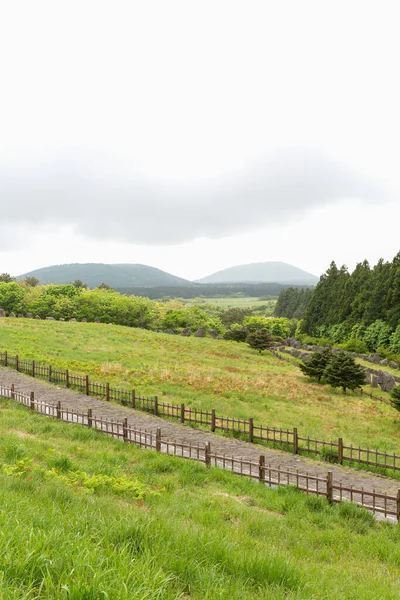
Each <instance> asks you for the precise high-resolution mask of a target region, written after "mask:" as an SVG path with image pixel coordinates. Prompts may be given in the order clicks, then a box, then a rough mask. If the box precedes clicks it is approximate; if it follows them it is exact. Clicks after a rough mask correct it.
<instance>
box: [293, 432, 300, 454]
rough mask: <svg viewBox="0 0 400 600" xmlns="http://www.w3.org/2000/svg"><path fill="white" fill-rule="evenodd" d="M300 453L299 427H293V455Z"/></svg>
mask: <svg viewBox="0 0 400 600" xmlns="http://www.w3.org/2000/svg"><path fill="white" fill-rule="evenodd" d="M298 453H299V434H298V433H297V427H293V454H298Z"/></svg>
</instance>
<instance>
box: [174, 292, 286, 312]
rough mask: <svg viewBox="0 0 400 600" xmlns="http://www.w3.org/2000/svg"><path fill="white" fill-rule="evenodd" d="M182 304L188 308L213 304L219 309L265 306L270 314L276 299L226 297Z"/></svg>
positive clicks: (187, 301) (201, 299) (269, 297)
mask: <svg viewBox="0 0 400 600" xmlns="http://www.w3.org/2000/svg"><path fill="white" fill-rule="evenodd" d="M183 302H184V303H185V304H187V305H189V306H190V305H191V306H193V305H195V306H201V304H203V303H204V304H215V305H216V306H220V307H221V308H260V307H261V306H267V307H268V312H269V313H271V314H272V311H273V309H274V307H275V304H276V302H277V298H276V297H275V296H267V297H266V298H264V299H263V298H256V297H253V296H243V297H239V298H235V297H232V296H226V297H224V298H193V299H192V300H183Z"/></svg>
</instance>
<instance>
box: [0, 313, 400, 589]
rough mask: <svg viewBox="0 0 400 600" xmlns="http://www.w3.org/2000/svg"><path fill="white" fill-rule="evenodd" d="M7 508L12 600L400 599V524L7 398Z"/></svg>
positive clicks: (6, 569) (0, 460)
mask: <svg viewBox="0 0 400 600" xmlns="http://www.w3.org/2000/svg"><path fill="white" fill-rule="evenodd" d="M46 325H47V324H46ZM113 335H115V334H113ZM0 501H1V503H0V598H1V599H2V600H11V599H21V600H22V599H24V600H39V599H41V600H45V599H54V600H55V599H57V600H67V599H68V600H100V599H103V598H104V599H109V600H133V599H140V600H156V599H157V600H172V599H174V600H175V599H176V600H177V599H182V600H188V599H193V600H196V599H198V600H208V599H209V600H214V599H218V598H220V599H225V598H229V599H230V600H246V599H249V600H250V599H258V598H259V599H263V600H280V599H281V600H283V599H285V600H306V599H310V600H311V599H312V600H318V599H321V600H322V599H324V600H325V599H327V598H329V599H330V598H332V599H336V598H337V599H339V598H340V599H342V600H347V599H348V600H359V599H363V600H381V599H383V598H385V599H386V600H391V599H393V600H394V599H396V598H398V597H399V595H400V569H399V566H400V529H399V527H398V526H396V525H391V524H388V523H382V522H380V523H378V522H376V521H375V520H374V518H373V517H372V515H371V514H370V513H367V512H366V511H364V510H361V509H359V508H357V507H356V506H354V505H351V504H350V503H345V504H341V505H333V506H330V505H329V504H328V503H327V501H326V500H325V499H323V498H316V497H308V496H306V495H305V494H302V493H301V492H298V491H296V490H295V489H291V488H282V489H280V490H279V491H276V490H271V489H268V488H266V487H263V486H261V485H259V484H258V483H256V482H252V481H248V480H242V479H240V478H239V477H237V476H235V475H233V474H230V473H226V472H223V471H221V470H218V469H206V468H205V467H204V466H202V465H201V464H199V463H195V462H191V461H185V460H183V459H176V458H173V457H168V456H166V455H160V454H157V453H155V452H152V451H144V450H141V449H138V448H135V447H134V446H132V445H126V444H125V445H124V444H123V443H122V442H119V441H117V440H113V439H111V438H108V437H106V436H105V435H103V434H101V433H98V432H95V431H93V430H88V429H85V428H83V427H82V426H79V425H68V424H66V423H61V422H56V421H51V420H49V419H47V418H45V417H43V416H40V415H37V414H34V413H32V412H31V411H29V410H27V409H25V408H23V407H21V406H17V405H15V404H13V403H12V402H11V401H9V400H1V399H0Z"/></svg>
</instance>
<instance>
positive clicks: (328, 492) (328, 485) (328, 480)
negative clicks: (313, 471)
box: [326, 471, 333, 503]
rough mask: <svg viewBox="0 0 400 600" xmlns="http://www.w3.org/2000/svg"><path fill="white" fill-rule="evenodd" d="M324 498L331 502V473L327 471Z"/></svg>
mask: <svg viewBox="0 0 400 600" xmlns="http://www.w3.org/2000/svg"><path fill="white" fill-rule="evenodd" d="M326 497H327V498H328V502H330V503H332V502H333V489H332V471H328V473H327V476H326Z"/></svg>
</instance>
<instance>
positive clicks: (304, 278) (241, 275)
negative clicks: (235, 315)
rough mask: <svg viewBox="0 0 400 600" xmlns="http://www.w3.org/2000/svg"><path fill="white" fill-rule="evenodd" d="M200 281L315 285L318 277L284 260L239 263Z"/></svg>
mask: <svg viewBox="0 0 400 600" xmlns="http://www.w3.org/2000/svg"><path fill="white" fill-rule="evenodd" d="M199 281H200V283H261V282H274V283H286V284H297V285H315V284H316V283H317V282H318V277H316V276H315V275H312V274H311V273H307V271H303V270H302V269H299V268H298V267H294V266H293V265H289V264H287V263H284V262H261V263H250V264H248V265H237V266H235V267H230V268H229V269H224V270H222V271H217V272H216V273H212V274H211V275H208V276H207V277H203V278H202V279H200V280H199Z"/></svg>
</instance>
